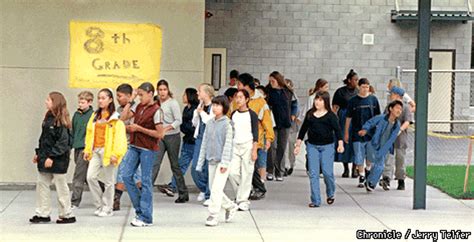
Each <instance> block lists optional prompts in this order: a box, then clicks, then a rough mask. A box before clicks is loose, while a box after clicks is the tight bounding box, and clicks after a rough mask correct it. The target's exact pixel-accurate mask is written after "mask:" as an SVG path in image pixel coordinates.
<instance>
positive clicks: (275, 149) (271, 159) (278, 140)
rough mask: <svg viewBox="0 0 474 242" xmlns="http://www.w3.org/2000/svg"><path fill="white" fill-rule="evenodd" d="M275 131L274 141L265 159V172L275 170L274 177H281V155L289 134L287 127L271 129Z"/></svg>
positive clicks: (282, 168) (282, 171) (282, 165)
mask: <svg viewBox="0 0 474 242" xmlns="http://www.w3.org/2000/svg"><path fill="white" fill-rule="evenodd" d="M273 131H274V132H275V141H273V143H272V146H271V147H270V151H269V152H268V159H267V172H268V173H270V174H273V172H274V171H275V176H276V177H282V176H283V173H284V170H285V167H284V166H285V164H284V162H283V155H284V154H285V149H286V145H287V143H288V137H289V135H290V129H289V128H282V129H273Z"/></svg>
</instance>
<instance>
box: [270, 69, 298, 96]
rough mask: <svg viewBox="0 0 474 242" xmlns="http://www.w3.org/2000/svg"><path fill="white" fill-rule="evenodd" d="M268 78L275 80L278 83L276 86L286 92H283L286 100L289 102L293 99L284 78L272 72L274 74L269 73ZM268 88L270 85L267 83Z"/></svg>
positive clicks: (291, 91)
mask: <svg viewBox="0 0 474 242" xmlns="http://www.w3.org/2000/svg"><path fill="white" fill-rule="evenodd" d="M270 76H271V77H273V78H275V80H276V81H277V83H278V86H280V87H281V88H283V90H286V92H284V93H285V96H286V98H288V100H289V101H291V99H292V98H293V95H294V93H293V90H292V89H290V87H289V86H288V84H287V83H286V81H285V77H284V76H283V75H282V74H281V73H280V72H278V71H274V72H272V73H270ZM268 86H269V87H271V83H268Z"/></svg>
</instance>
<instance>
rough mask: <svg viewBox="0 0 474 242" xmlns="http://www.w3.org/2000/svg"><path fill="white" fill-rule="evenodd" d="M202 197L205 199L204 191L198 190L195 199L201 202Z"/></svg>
mask: <svg viewBox="0 0 474 242" xmlns="http://www.w3.org/2000/svg"><path fill="white" fill-rule="evenodd" d="M204 199H206V194H205V193H204V192H200V193H199V195H198V197H197V201H198V202H202V201H204Z"/></svg>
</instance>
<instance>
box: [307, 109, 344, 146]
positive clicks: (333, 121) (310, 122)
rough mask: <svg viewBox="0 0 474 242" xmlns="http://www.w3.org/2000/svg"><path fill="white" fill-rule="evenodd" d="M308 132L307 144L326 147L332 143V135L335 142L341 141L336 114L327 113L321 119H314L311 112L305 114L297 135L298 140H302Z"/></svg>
mask: <svg viewBox="0 0 474 242" xmlns="http://www.w3.org/2000/svg"><path fill="white" fill-rule="evenodd" d="M306 132H308V142H309V143H310V144H312V145H328V144H332V143H334V135H336V138H337V140H342V132H341V127H339V121H338V119H337V116H336V114H334V113H333V112H328V113H326V114H325V115H324V116H322V117H319V118H317V117H315V116H314V113H313V110H310V111H309V112H308V113H306V117H305V119H304V121H303V125H302V126H301V129H300V132H299V133H298V139H300V140H303V138H304V136H305V134H306Z"/></svg>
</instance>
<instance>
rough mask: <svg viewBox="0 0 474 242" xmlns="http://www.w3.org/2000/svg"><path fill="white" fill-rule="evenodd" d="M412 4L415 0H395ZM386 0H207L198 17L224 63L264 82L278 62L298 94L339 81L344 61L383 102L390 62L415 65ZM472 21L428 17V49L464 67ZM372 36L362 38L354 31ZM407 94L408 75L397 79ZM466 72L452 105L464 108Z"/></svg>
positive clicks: (439, 0)
mask: <svg viewBox="0 0 474 242" xmlns="http://www.w3.org/2000/svg"><path fill="white" fill-rule="evenodd" d="M400 2H401V4H400V6H401V7H402V8H407V9H409V8H413V7H414V8H416V3H417V1H414V0H404V1H400ZM393 9H394V1H393V0H344V1H342V0H340V1H339V0H247V1H246V0H239V1H229V0H207V1H206V10H208V11H211V12H212V13H213V14H214V16H213V17H212V18H210V19H207V20H206V22H205V47H220V48H227V51H228V52H227V60H228V63H227V70H231V69H237V70H239V71H241V72H249V73H252V74H253V75H254V76H256V77H257V78H259V79H261V80H263V83H266V81H267V79H268V74H269V73H270V72H271V71H274V70H278V71H280V72H282V73H284V74H285V77H287V78H290V79H292V80H293V81H294V82H295V86H296V88H297V93H298V94H299V96H301V97H302V99H304V97H305V96H306V95H307V90H308V89H309V88H311V87H312V86H313V85H314V82H315V81H316V80H317V79H318V78H320V77H322V78H326V79H327V80H328V81H329V82H330V89H331V90H330V93H331V94H332V93H333V92H334V91H335V89H337V88H338V87H340V86H341V85H342V80H343V79H344V77H345V75H346V74H347V73H348V71H349V70H350V69H355V71H356V72H358V73H359V76H360V77H367V78H368V79H369V80H371V82H372V83H373V85H374V87H375V88H376V90H377V96H378V97H379V99H380V100H381V103H383V104H385V101H386V97H385V89H386V85H387V81H388V80H389V79H391V78H393V77H394V76H395V67H396V66H401V67H403V68H407V69H412V68H414V66H415V49H416V39H417V26H416V23H415V22H411V23H391V21H390V11H391V10H393ZM433 9H446V10H448V9H449V10H453V9H456V10H465V9H466V7H465V2H464V1H457V0H451V1H450V0H435V1H433ZM471 26H472V24H471V23H467V24H462V23H446V22H443V23H442V22H433V23H432V31H431V35H432V37H431V48H432V49H455V50H456V68H458V69H469V68H470V55H471V38H472V27H471ZM364 33H368V34H374V36H375V38H374V39H375V44H374V45H372V46H366V45H362V34H364ZM404 81H405V83H404V85H405V86H406V88H407V91H408V92H409V94H410V95H412V96H414V80H413V79H412V78H411V79H410V80H404ZM470 85H471V84H470V80H469V78H462V79H460V80H457V82H456V97H455V100H456V101H455V102H456V103H455V109H456V110H455V113H456V115H459V117H457V118H467V117H468V116H469V101H470V93H469V91H470Z"/></svg>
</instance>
